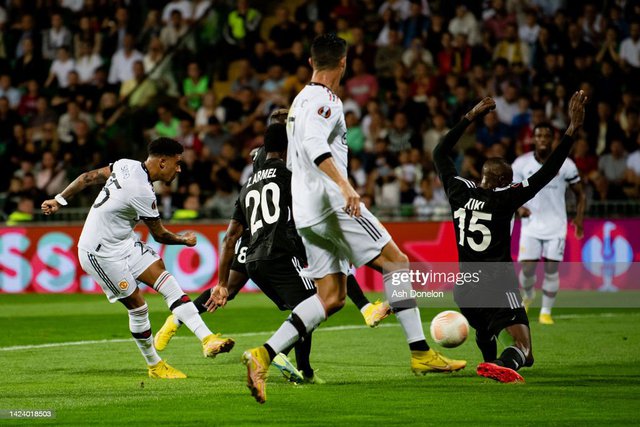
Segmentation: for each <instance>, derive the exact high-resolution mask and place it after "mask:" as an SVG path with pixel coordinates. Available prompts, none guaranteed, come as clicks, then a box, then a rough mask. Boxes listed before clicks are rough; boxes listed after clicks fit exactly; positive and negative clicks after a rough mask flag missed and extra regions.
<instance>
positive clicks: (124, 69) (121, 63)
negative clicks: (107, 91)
mask: <svg viewBox="0 0 640 427" xmlns="http://www.w3.org/2000/svg"><path fill="white" fill-rule="evenodd" d="M134 43H135V38H134V36H133V34H131V33H127V34H125V36H124V41H123V47H122V49H119V50H118V51H117V52H116V53H115V54H114V55H113V57H112V58H111V68H110V69H109V83H111V84H118V83H120V84H121V83H124V82H126V81H127V80H131V79H132V78H133V63H134V62H136V61H142V60H143V59H144V57H143V56H142V54H141V53H140V52H138V51H137V50H136V49H135V47H134Z"/></svg>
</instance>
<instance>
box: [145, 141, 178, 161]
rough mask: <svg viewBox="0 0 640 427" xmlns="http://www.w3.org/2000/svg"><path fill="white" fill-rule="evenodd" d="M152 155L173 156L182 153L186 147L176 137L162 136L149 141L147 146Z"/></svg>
mask: <svg viewBox="0 0 640 427" xmlns="http://www.w3.org/2000/svg"><path fill="white" fill-rule="evenodd" d="M147 151H148V152H149V155H150V156H156V157H161V156H167V157H173V156H177V155H179V154H182V152H183V151H184V147H183V146H182V144H180V143H179V142H178V141H176V140H175V139H171V138H166V137H160V138H156V139H154V140H153V141H151V142H150V143H149V146H148V148H147Z"/></svg>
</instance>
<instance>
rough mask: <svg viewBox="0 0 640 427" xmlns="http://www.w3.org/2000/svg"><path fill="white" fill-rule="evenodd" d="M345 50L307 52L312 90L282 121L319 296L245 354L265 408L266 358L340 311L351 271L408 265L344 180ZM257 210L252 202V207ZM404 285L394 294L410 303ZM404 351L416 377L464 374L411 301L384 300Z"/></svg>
mask: <svg viewBox="0 0 640 427" xmlns="http://www.w3.org/2000/svg"><path fill="white" fill-rule="evenodd" d="M346 52H347V45H346V42H345V41H344V40H343V39H341V38H339V37H337V36H335V35H333V34H325V35H322V36H319V37H317V38H316V39H315V40H314V41H313V44H312V46H311V60H310V64H311V66H312V68H313V75H312V77H311V83H309V84H308V85H307V86H306V87H305V88H304V89H303V90H302V91H301V92H300V93H299V94H298V96H296V98H295V100H294V101H293V104H292V106H291V108H290V109H289V116H288V119H287V137H288V139H289V146H288V152H287V166H288V167H289V169H291V171H292V179H291V193H292V202H293V203H292V204H293V207H292V211H293V218H294V220H295V223H296V228H297V230H298V233H299V234H300V236H301V237H302V240H303V243H304V246H305V250H306V253H307V261H308V264H309V265H308V267H307V268H305V269H304V270H303V271H302V273H301V275H304V276H306V277H309V278H311V279H314V281H315V284H316V287H317V289H318V292H317V293H316V294H315V295H313V296H311V297H309V298H307V299H305V300H304V301H302V302H301V303H300V304H298V305H297V306H296V307H295V308H294V309H293V311H292V313H291V315H290V316H289V318H288V319H287V320H286V321H285V322H284V323H283V324H282V326H281V327H280V328H279V329H278V331H276V333H275V334H274V335H273V336H272V337H271V338H270V339H269V340H268V341H267V342H266V343H265V344H264V345H263V346H261V347H256V348H253V349H250V350H247V351H246V352H245V353H244V355H243V363H244V364H245V365H246V366H247V381H248V384H247V385H248V387H249V389H250V390H251V394H252V395H253V396H254V397H255V399H256V400H257V401H258V402H259V403H264V401H265V400H266V379H267V372H268V368H269V365H270V363H271V361H272V359H273V357H274V356H275V355H276V354H278V353H280V352H281V351H282V350H283V349H285V348H288V347H289V346H291V345H293V344H294V343H295V342H297V341H298V340H299V339H300V337H304V336H305V335H306V334H307V333H309V332H311V331H313V330H314V329H315V328H316V327H317V326H318V325H319V324H320V323H322V322H323V321H324V320H326V318H327V317H328V316H330V315H331V314H333V313H335V312H337V311H338V310H340V309H341V308H342V306H343V305H344V302H345V296H346V278H347V274H348V272H349V268H350V263H352V264H354V265H355V266H356V267H360V266H362V265H365V264H366V265H369V266H370V267H373V268H375V269H376V270H378V271H382V270H383V266H384V267H385V269H386V271H388V272H386V274H385V281H386V282H389V281H390V280H391V277H392V276H393V275H397V273H399V272H406V271H408V267H409V260H408V258H407V256H406V255H405V254H403V253H402V252H401V251H400V250H399V249H398V247H397V246H396V244H395V243H394V242H393V240H392V239H391V236H390V235H389V233H388V232H387V230H386V229H385V228H384V227H383V226H382V225H381V224H380V222H379V221H378V220H377V219H376V218H375V217H374V216H373V215H372V214H371V213H370V212H369V211H368V210H367V208H366V207H365V206H364V204H361V203H360V196H359V195H358V193H357V192H356V191H355V190H354V189H353V187H352V186H351V185H350V184H349V181H348V180H347V154H348V148H347V141H346V132H347V127H346V124H345V119H344V113H343V109H342V101H341V100H340V98H338V96H337V95H336V94H335V91H336V90H337V88H338V86H339V84H340V79H341V78H342V76H343V74H344V70H345V68H346V61H347V58H346ZM256 203H257V202H256ZM410 286H411V283H407V282H403V283H400V284H399V288H396V289H402V290H406V291H407V292H406V295H409V292H408V290H409V289H410ZM389 300H390V305H391V307H392V308H393V309H394V312H395V314H396V316H397V318H398V321H399V322H400V324H401V326H402V328H403V329H404V332H405V335H406V338H407V342H408V344H409V347H410V349H411V369H412V370H413V372H414V373H416V374H425V373H426V372H451V371H456V370H459V369H462V368H464V367H465V366H466V362H465V361H460V360H450V359H447V358H445V357H444V356H442V355H441V354H439V353H437V352H435V351H434V350H432V349H430V348H429V346H428V345H427V342H426V340H425V336H424V332H423V329H422V322H421V320H420V311H419V310H418V307H417V302H416V300H415V298H409V297H405V298H399V297H396V298H395V300H394V299H393V298H389Z"/></svg>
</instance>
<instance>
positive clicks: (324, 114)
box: [318, 105, 331, 119]
mask: <svg viewBox="0 0 640 427" xmlns="http://www.w3.org/2000/svg"><path fill="white" fill-rule="evenodd" d="M318 114H320V115H321V116H322V117H324V118H325V119H328V118H329V117H331V108H329V107H328V106H327V105H325V106H322V107H320V108H319V109H318Z"/></svg>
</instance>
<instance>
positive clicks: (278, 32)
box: [269, 6, 302, 57]
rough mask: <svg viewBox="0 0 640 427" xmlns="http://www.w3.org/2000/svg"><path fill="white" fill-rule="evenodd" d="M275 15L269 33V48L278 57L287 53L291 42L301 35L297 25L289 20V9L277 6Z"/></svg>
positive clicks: (298, 38)
mask: <svg viewBox="0 0 640 427" xmlns="http://www.w3.org/2000/svg"><path fill="white" fill-rule="evenodd" d="M275 15H276V22H275V25H274V26H273V27H272V28H271V31H270V32H269V44H270V46H269V47H270V50H271V51H272V52H273V53H275V55H276V56H278V57H280V56H282V55H284V54H286V53H289V51H290V49H291V45H293V42H294V41H296V40H300V37H301V35H302V34H301V32H300V28H299V27H298V25H297V24H296V23H295V22H293V21H292V20H291V19H290V18H289V9H288V8H287V7H286V6H279V7H278V8H277V9H276V13H275Z"/></svg>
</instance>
